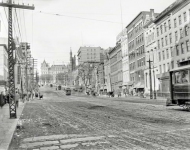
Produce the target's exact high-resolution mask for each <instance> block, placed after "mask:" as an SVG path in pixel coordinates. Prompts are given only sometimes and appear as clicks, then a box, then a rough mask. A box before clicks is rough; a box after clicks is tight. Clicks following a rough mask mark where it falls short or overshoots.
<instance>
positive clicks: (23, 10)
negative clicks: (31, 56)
mask: <svg viewBox="0 0 190 150" xmlns="http://www.w3.org/2000/svg"><path fill="white" fill-rule="evenodd" d="M22 11H23V20H24V29H25V37H26V41H27V34H26V24H25V15H24V10H22Z"/></svg>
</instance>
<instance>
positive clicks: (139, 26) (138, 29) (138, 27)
mask: <svg viewBox="0 0 190 150" xmlns="http://www.w3.org/2000/svg"><path fill="white" fill-rule="evenodd" d="M142 27H143V22H141V23H139V24H138V25H137V26H136V27H135V28H134V29H133V30H132V31H130V32H129V33H128V38H129V39H130V38H132V37H133V33H134V32H135V33H138V32H139V31H141V29H142Z"/></svg>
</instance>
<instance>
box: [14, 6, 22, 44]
mask: <svg viewBox="0 0 190 150" xmlns="http://www.w3.org/2000/svg"><path fill="white" fill-rule="evenodd" d="M15 15H16V19H17V25H18V29H19V34H20V38H21V41H22V35H21V32H20V26H19V22H18V16H17V11H16V8H15Z"/></svg>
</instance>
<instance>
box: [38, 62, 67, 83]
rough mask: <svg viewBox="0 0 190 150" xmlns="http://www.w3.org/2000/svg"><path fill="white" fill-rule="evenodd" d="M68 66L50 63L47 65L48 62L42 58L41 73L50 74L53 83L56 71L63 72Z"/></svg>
mask: <svg viewBox="0 0 190 150" xmlns="http://www.w3.org/2000/svg"><path fill="white" fill-rule="evenodd" d="M68 70H69V69H68V67H67V66H66V65H52V66H51V67H50V66H49V64H48V63H46V61H45V60H44V61H43V63H42V64H41V75H47V74H49V75H52V77H53V81H52V82H53V83H55V82H56V76H57V74H58V73H65V72H68Z"/></svg>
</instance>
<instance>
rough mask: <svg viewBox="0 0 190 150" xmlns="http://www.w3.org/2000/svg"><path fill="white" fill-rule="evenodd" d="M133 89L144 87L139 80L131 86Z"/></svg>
mask: <svg viewBox="0 0 190 150" xmlns="http://www.w3.org/2000/svg"><path fill="white" fill-rule="evenodd" d="M133 88H134V89H135V88H136V89H141V88H144V84H143V83H141V82H138V83H137V84H135V86H134V87H133Z"/></svg>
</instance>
